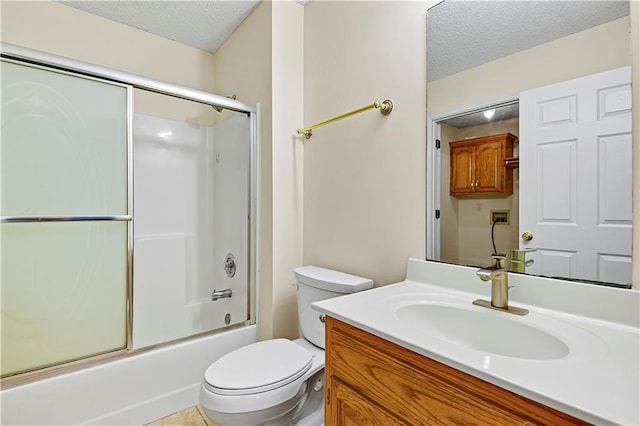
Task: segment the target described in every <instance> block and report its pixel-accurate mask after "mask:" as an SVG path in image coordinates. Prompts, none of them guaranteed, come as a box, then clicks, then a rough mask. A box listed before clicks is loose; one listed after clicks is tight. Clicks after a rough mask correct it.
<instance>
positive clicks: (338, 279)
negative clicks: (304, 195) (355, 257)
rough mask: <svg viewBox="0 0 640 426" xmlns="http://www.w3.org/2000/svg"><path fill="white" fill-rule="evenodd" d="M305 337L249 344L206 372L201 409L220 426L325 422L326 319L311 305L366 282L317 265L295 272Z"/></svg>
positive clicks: (369, 283)
mask: <svg viewBox="0 0 640 426" xmlns="http://www.w3.org/2000/svg"><path fill="white" fill-rule="evenodd" d="M295 275H296V278H297V282H298V319H299V322H300V329H301V330H302V334H303V337H302V338H299V339H296V340H293V341H292V340H287V339H271V340H265V341H261V342H257V343H253V344H250V345H247V346H244V347H242V348H239V349H236V350H234V351H232V352H229V353H228V354H226V355H224V356H223V357H221V358H220V359H218V360H217V361H215V362H214V363H213V364H211V365H210V366H209V368H207V370H206V372H205V375H204V380H203V381H202V385H201V386H200V405H201V406H202V407H203V409H204V412H205V414H206V415H207V417H209V418H210V419H211V420H213V421H214V422H216V423H218V424H220V425H278V426H282V425H304V426H319V425H322V424H323V420H324V418H323V411H324V317H323V316H322V315H321V314H320V313H319V312H317V311H315V310H314V309H312V307H311V304H312V303H314V302H316V301H320V300H324V299H328V298H331V297H336V296H339V295H343V294H348V293H354V292H357V291H362V290H366V289H369V288H371V287H372V286H373V282H372V281H371V280H369V279H367V278H362V277H357V276H355V275H350V274H345V273H342V272H338V271H332V270H329V269H324V268H318V267H315V266H303V267H300V268H296V269H295Z"/></svg>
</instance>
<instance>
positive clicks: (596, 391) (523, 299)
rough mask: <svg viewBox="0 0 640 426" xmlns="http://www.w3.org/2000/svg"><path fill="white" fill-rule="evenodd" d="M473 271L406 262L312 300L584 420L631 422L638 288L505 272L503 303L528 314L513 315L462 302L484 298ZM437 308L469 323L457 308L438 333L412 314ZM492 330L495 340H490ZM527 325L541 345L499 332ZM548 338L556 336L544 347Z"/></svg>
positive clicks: (639, 410) (637, 365) (637, 383)
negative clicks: (391, 280)
mask: <svg viewBox="0 0 640 426" xmlns="http://www.w3.org/2000/svg"><path fill="white" fill-rule="evenodd" d="M477 269H478V268H472V267H464V266H457V265H450V264H443V263H438V262H426V261H422V260H417V259H410V260H409V262H408V267H407V279H406V280H405V281H403V282H400V283H397V284H393V285H389V286H385V287H379V288H376V289H373V290H369V291H366V292H362V293H358V294H354V295H348V296H344V297H340V298H336V299H331V300H327V301H322V302H318V303H316V304H314V307H315V308H316V309H318V310H320V311H322V312H324V313H325V314H327V315H330V316H332V317H334V318H337V319H339V320H341V321H344V322H346V323H348V324H351V325H353V326H356V327H359V328H361V329H363V330H365V331H368V332H370V333H372V334H374V335H377V336H379V337H382V338H384V339H387V340H389V341H391V342H393V343H396V344H398V345H401V346H403V347H405V348H408V349H410V350H413V351H415V352H417V353H420V354H422V355H425V356H427V357H429V358H432V359H434V360H436V361H439V362H442V363H444V364H446V365H449V366H451V367H454V368H457V369H459V370H461V371H463V372H465V373H468V374H471V375H473V376H475V377H478V378H480V379H483V380H485V381H487V382H490V383H493V384H495V385H498V386H500V387H503V388H505V389H508V390H510V391H512V392H515V393H517V394H520V395H523V396H525V397H527V398H530V399H532V400H534V401H538V402H540V403H542V404H545V405H548V406H550V407H553V408H556V409H558V410H560V411H564V412H566V413H568V414H570V415H573V416H575V417H578V418H581V419H584V420H586V421H588V422H592V423H594V424H630V425H631V424H634V425H636V424H640V404H639V402H638V401H640V328H639V327H640V292H638V291H637V290H623V289H618V288H613V287H604V286H595V285H591V284H581V283H574V282H568V281H561V280H553V279H548V278H541V277H533V276H526V275H520V274H511V273H510V274H509V285H510V286H513V288H512V289H511V291H510V301H509V304H510V305H513V306H518V307H523V308H526V309H529V311H530V313H529V314H528V315H525V316H517V315H512V314H508V313H504V312H499V311H494V310H491V309H486V308H482V307H478V306H475V305H472V301H473V300H476V299H489V298H490V289H491V286H490V283H486V282H482V281H481V280H480V279H479V278H478V277H477V276H476V271H477ZM432 307H435V308H436V309H435V310H430V309H431V308H432ZM424 308H426V309H424ZM440 308H442V309H441V311H440V313H441V312H445V314H450V313H451V312H454V313H455V312H459V313H461V314H464V315H465V316H467V317H468V318H477V319H478V321H477V322H474V321H473V320H470V321H467V322H465V323H463V324H460V322H459V321H458V320H459V319H460V318H461V317H462V316H463V315H460V317H455V318H454V321H450V322H448V324H447V326H451V327H453V329H449V330H447V331H445V332H443V331H442V329H437V328H435V327H433V323H432V321H433V320H432V318H431V319H429V318H427V317H426V315H425V316H424V317H420V315H423V314H424V313H425V312H431V313H432V312H435V311H438V310H439V309H440ZM412 310H413V312H412ZM416 313H418V314H419V315H415V314H416ZM440 313H438V315H440ZM438 318H439V319H441V318H442V317H438ZM461 321H463V320H461ZM483 324H484V325H487V326H486V327H483ZM491 324H493V325H494V326H490V325H491ZM505 324H506V325H507V327H504V328H502V326H503V325H505ZM512 326H513V327H512ZM497 327H500V328H502V331H501V333H503V335H504V337H505V339H503V340H500V339H496V338H495V337H496V334H497V333H498V332H497V331H496V328H497ZM483 328H486V330H484V329H483ZM529 329H531V330H532V332H533V333H532V335H533V334H536V332H538V331H540V332H541V335H540V336H539V337H544V339H540V341H539V343H540V345H542V346H544V347H543V348H540V349H543V350H542V351H541V352H538V350H537V349H539V348H534V347H531V348H530V350H527V349H526V347H524V350H514V351H511V350H510V349H513V348H511V347H510V346H509V343H513V344H515V343H516V341H517V340H519V339H521V337H522V336H518V335H517V334H513V333H512V335H511V336H509V330H515V331H516V332H517V331H518V330H521V331H523V332H524V331H527V330H529ZM469 331H471V332H469ZM447 333H454V334H456V333H458V334H456V336H453V337H452V335H451V334H447ZM483 333H486V335H483ZM465 334H466V336H465ZM458 337H459V339H457V340H456V338H458ZM476 338H478V339H477V341H479V342H480V343H481V344H485V343H486V342H487V341H490V342H489V343H488V346H487V347H484V348H482V345H475V342H472V340H474V339H476ZM532 338H533V337H532ZM555 339H557V340H559V341H560V342H562V343H560V344H559V345H558V346H554V347H552V346H553V345H552V344H551V343H553V341H554V340H555ZM495 342H497V343H495ZM521 343H523V346H526V344H527V343H530V342H528V340H527V339H522V341H521ZM547 343H549V345H547ZM556 343H557V342H556ZM563 344H564V345H566V348H563V346H562V345H563ZM500 345H501V346H500ZM499 346H500V347H499ZM534 349H535V350H534Z"/></svg>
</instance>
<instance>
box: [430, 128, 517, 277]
mask: <svg viewBox="0 0 640 426" xmlns="http://www.w3.org/2000/svg"><path fill="white" fill-rule="evenodd" d="M518 122H519V121H518V119H517V118H511V119H508V120H501V121H495V122H491V123H486V124H480V125H476V126H469V127H465V128H460V129H458V128H455V127H451V126H447V125H446V124H445V125H442V134H441V138H440V139H441V141H442V145H441V149H440V151H441V153H440V155H441V164H440V170H441V173H440V175H441V178H442V180H441V189H440V210H441V220H440V240H441V244H440V246H441V247H440V249H441V253H440V259H441V260H442V261H444V262H452V263H459V264H463V265H485V264H487V265H488V264H489V263H490V262H491V253H493V245H492V243H491V225H492V223H491V221H490V214H491V211H492V210H508V211H509V212H510V223H509V225H496V226H495V229H494V239H495V242H496V248H497V250H498V252H499V253H506V254H509V251H510V250H511V249H513V248H518V242H519V241H518V187H519V179H518V175H519V174H518V169H514V170H513V172H512V173H513V194H512V195H510V196H508V197H497V198H491V197H486V196H485V197H475V198H458V197H452V196H451V195H449V177H450V164H449V142H451V141H455V140H462V139H466V138H471V137H480V136H488V135H495V134H499V133H512V134H514V135H516V136H517V135H518ZM517 153H518V142H517V140H516V142H515V144H514V155H515V156H517ZM445 184H446V186H445Z"/></svg>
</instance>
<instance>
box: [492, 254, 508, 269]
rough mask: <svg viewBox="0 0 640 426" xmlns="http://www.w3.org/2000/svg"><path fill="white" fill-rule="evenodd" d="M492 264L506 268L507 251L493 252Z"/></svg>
mask: <svg viewBox="0 0 640 426" xmlns="http://www.w3.org/2000/svg"><path fill="white" fill-rule="evenodd" d="M491 260H492V262H491V263H492V264H493V265H492V266H494V267H498V268H506V267H507V255H506V254H505V253H493V254H492V255H491Z"/></svg>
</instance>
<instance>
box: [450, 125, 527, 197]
mask: <svg viewBox="0 0 640 426" xmlns="http://www.w3.org/2000/svg"><path fill="white" fill-rule="evenodd" d="M515 140H516V136H515V135H512V134H511V133H502V134H498V135H492V136H483V137H480V138H473V139H465V140H460V141H454V142H449V150H450V173H451V174H450V179H451V183H450V194H451V195H454V196H465V195H471V194H476V195H477V194H485V195H510V194H513V170H512V169H511V168H507V165H506V159H507V158H510V157H513V142H514V141H515Z"/></svg>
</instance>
